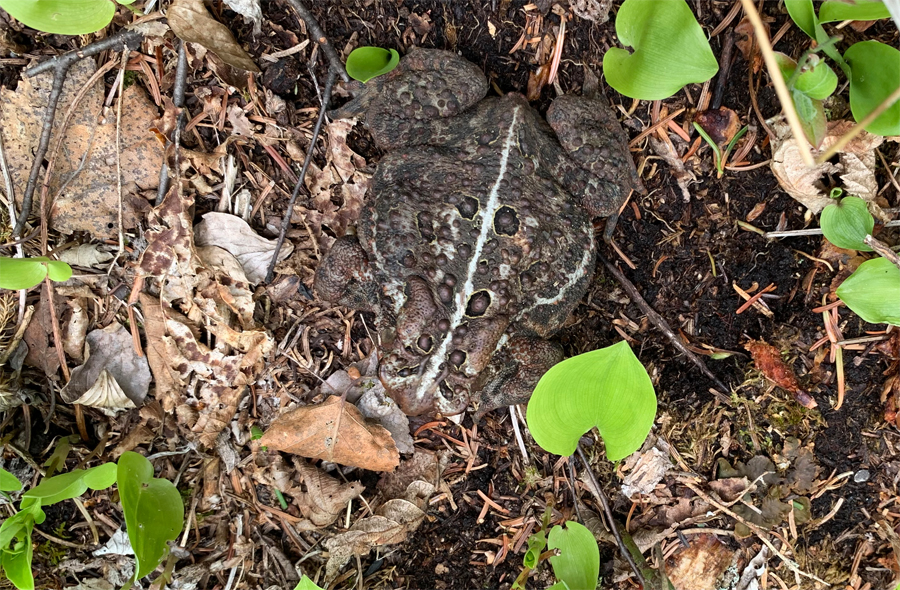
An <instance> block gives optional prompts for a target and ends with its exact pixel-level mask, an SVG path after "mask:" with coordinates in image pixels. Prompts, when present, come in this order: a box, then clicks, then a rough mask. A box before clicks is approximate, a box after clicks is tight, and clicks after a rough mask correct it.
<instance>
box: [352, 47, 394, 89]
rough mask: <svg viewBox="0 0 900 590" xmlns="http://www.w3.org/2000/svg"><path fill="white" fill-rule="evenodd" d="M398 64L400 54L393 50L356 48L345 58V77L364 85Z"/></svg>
mask: <svg viewBox="0 0 900 590" xmlns="http://www.w3.org/2000/svg"><path fill="white" fill-rule="evenodd" d="M398 63H400V54H399V53H397V50H395V49H383V48H381V47H357V48H356V49H354V50H353V51H351V52H350V55H348V56H347V75H348V76H350V77H351V78H353V79H354V80H359V81H360V82H363V83H365V82H368V81H369V80H371V79H372V78H374V77H376V76H381V75H382V74H387V73H388V72H390V71H391V70H393V69H394V68H396V67H397V64H398Z"/></svg>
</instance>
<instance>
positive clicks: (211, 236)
mask: <svg viewBox="0 0 900 590" xmlns="http://www.w3.org/2000/svg"><path fill="white" fill-rule="evenodd" d="M194 241H195V243H196V245H197V246H218V247H220V248H223V249H225V250H227V251H228V252H231V254H232V255H234V257H235V258H237V261H238V262H240V264H241V268H243V269H244V273H246V275H247V280H249V281H250V282H251V283H253V284H256V283H259V282H262V281H264V280H265V278H266V271H267V270H268V267H269V262H270V261H271V260H272V253H273V252H275V243H276V240H267V239H266V238H264V237H262V236H260V235H259V234H257V233H256V232H255V231H253V228H251V227H250V225H249V224H248V223H247V222H246V221H244V220H243V219H241V218H240V217H238V216H236V215H229V214H227V213H216V212H211V213H207V214H206V215H204V216H203V221H201V222H200V223H198V224H197V226H196V227H195V228H194ZM293 250H294V248H293V245H291V243H290V242H285V243H284V244H283V245H282V247H281V251H280V252H279V253H278V260H284V259H285V258H287V257H288V256H290V254H291V252H293Z"/></svg>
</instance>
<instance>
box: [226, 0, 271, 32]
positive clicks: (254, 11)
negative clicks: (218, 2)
mask: <svg viewBox="0 0 900 590" xmlns="http://www.w3.org/2000/svg"><path fill="white" fill-rule="evenodd" d="M225 4H227V5H228V8H230V9H231V10H233V11H235V12H236V13H238V14H239V15H241V16H243V17H244V19H246V20H248V21H250V22H251V23H253V35H254V36H256V35H259V34H260V33H261V32H262V9H261V8H260V7H259V0H225Z"/></svg>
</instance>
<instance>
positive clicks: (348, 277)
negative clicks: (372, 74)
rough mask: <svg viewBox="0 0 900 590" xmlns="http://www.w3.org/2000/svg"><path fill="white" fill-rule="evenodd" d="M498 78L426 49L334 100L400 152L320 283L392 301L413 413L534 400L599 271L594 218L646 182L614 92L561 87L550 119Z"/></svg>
mask: <svg viewBox="0 0 900 590" xmlns="http://www.w3.org/2000/svg"><path fill="white" fill-rule="evenodd" d="M487 89H488V84H487V80H486V79H485V76H484V74H483V73H482V72H481V70H480V69H479V68H478V67H477V66H475V65H474V64H472V63H470V62H468V61H466V60H464V59H462V58H461V57H459V56H457V55H456V54H455V53H452V52H448V51H439V50H425V49H417V50H413V51H412V52H411V53H409V55H407V56H406V57H404V58H403V59H402V60H401V62H400V65H399V67H397V69H395V70H394V71H393V72H391V73H390V74H387V75H386V76H382V77H380V78H376V79H375V80H372V81H370V82H369V83H368V84H366V86H365V87H364V89H363V90H362V92H361V94H359V95H357V96H356V98H354V99H353V100H352V101H351V102H349V103H348V104H347V105H345V106H344V107H342V108H341V109H338V110H337V111H335V113H334V116H336V117H353V116H360V117H362V118H363V120H364V122H365V124H366V126H367V128H368V129H369V130H370V132H371V133H372V136H373V137H374V139H375V141H376V143H377V144H378V146H379V147H381V148H382V149H384V150H385V151H386V152H387V155H385V157H384V158H383V159H382V160H381V162H380V163H379V164H378V168H377V170H376V172H375V176H374V179H373V184H372V188H371V191H370V193H369V194H368V196H367V200H366V205H365V207H364V209H363V211H362V214H361V217H360V220H359V224H358V230H357V232H358V236H345V237H343V238H340V239H338V240H337V241H336V242H335V244H334V246H333V247H332V248H331V250H330V251H329V252H328V254H327V255H326V256H325V257H324V259H323V260H322V262H321V263H320V265H319V268H318V270H317V272H316V277H315V289H316V291H317V293H318V295H319V296H320V297H321V298H323V299H325V300H327V301H331V302H334V303H338V304H341V305H344V306H347V307H351V308H354V309H358V310H362V311H370V312H374V313H376V314H377V317H378V328H379V331H380V334H381V337H382V351H381V353H382V354H381V361H380V365H379V377H380V379H381V381H382V382H383V384H384V386H385V388H386V389H387V392H388V394H389V395H390V396H391V397H392V398H393V399H394V400H395V401H396V402H397V403H398V404H399V405H400V408H401V409H402V410H403V411H404V412H405V413H406V414H408V415H410V416H413V415H429V416H431V415H435V414H438V413H440V414H443V415H445V416H446V415H453V414H458V413H460V412H463V411H465V409H466V407H467V405H468V404H469V403H472V404H474V405H475V406H476V407H477V409H478V415H479V416H480V415H483V414H484V413H485V412H487V411H490V410H492V409H495V408H499V407H502V406H507V405H511V404H516V403H522V402H524V401H526V400H527V399H528V398H529V397H530V396H531V392H532V391H533V390H534V387H535V385H537V382H538V380H539V379H540V378H541V376H542V375H543V374H544V373H545V372H546V371H547V370H548V369H549V368H550V367H551V366H553V365H554V364H556V363H557V362H559V361H560V360H562V350H561V349H560V347H559V345H557V344H555V343H552V342H549V341H547V340H546V339H547V337H549V336H550V335H552V334H553V332H554V331H556V330H557V329H558V328H559V327H560V326H562V324H563V323H564V322H565V321H566V319H567V317H568V316H569V314H570V313H571V311H572V309H573V308H574V307H575V306H576V304H577V303H578V302H579V300H580V299H581V298H582V296H583V295H584V294H585V291H586V290H587V287H588V284H589V282H590V280H591V277H592V275H593V272H594V256H595V242H594V231H593V225H592V223H591V217H606V216H610V215H614V214H615V213H616V212H617V211H618V208H619V207H620V206H621V205H622V203H624V201H625V199H626V198H627V196H628V193H629V191H630V190H631V189H638V190H643V188H642V187H641V185H640V180H639V178H638V175H637V171H636V170H635V167H634V162H633V161H632V159H631V156H630V154H629V152H628V143H627V136H626V134H625V132H624V130H623V129H622V128H621V127H620V125H619V123H618V122H617V121H616V119H615V116H614V114H613V112H612V110H611V109H610V108H609V106H608V105H607V103H606V101H605V100H604V99H602V98H601V99H593V98H586V97H578V96H560V97H558V98H556V100H554V101H553V104H552V106H551V107H550V109H549V110H548V112H547V120H546V121H545V120H544V119H543V118H541V117H540V115H539V114H538V113H537V112H535V111H534V110H533V109H532V108H531V107H530V106H529V104H528V102H527V101H526V100H525V98H524V97H523V96H522V95H520V94H516V93H510V94H507V95H505V96H503V97H499V98H484V96H485V94H486V93H487ZM548 123H549V124H548Z"/></svg>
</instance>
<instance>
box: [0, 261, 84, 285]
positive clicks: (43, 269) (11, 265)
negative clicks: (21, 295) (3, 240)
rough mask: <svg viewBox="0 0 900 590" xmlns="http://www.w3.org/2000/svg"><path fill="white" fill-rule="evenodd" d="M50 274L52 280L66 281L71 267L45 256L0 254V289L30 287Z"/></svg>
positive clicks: (70, 274)
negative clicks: (18, 256) (22, 256)
mask: <svg viewBox="0 0 900 590" xmlns="http://www.w3.org/2000/svg"><path fill="white" fill-rule="evenodd" d="M48 274H49V275H50V278H51V279H52V280H54V281H67V280H69V277H71V276H72V267H71V266H69V265H68V264H66V263H65V262H62V261H60V260H50V259H49V258H47V257H46V256H35V257H34V258H6V257H4V256H0V289H10V290H13V291H18V290H19V289H30V288H32V287H34V286H35V285H37V284H38V283H40V282H41V281H43V280H44V277H45V276H47V275H48Z"/></svg>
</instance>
